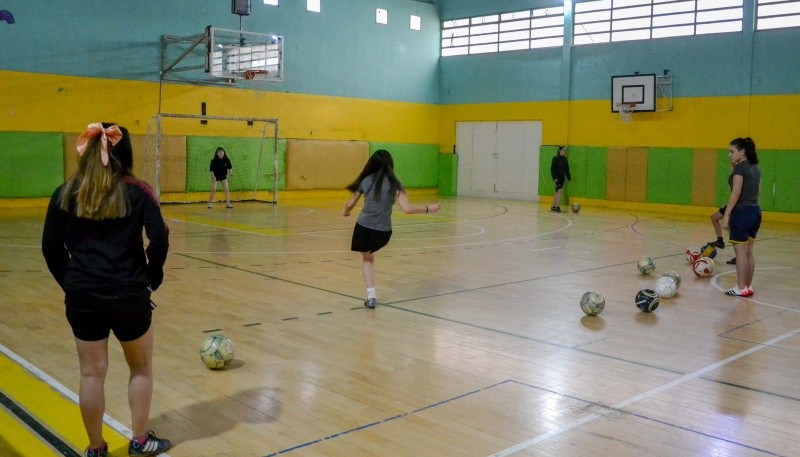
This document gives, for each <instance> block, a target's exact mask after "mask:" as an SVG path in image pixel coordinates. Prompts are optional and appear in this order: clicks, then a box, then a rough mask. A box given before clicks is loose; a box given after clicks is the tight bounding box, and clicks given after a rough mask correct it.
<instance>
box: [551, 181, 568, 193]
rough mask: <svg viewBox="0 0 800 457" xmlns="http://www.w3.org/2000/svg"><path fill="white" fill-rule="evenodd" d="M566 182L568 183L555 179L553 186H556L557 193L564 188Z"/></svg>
mask: <svg viewBox="0 0 800 457" xmlns="http://www.w3.org/2000/svg"><path fill="white" fill-rule="evenodd" d="M564 181H566V180H565V179H554V180H553V184H555V185H556V191H559V190H561V189H562V188H563V187H564Z"/></svg>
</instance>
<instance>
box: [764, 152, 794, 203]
mask: <svg viewBox="0 0 800 457" xmlns="http://www.w3.org/2000/svg"><path fill="white" fill-rule="evenodd" d="M757 154H758V166H759V168H761V193H760V194H759V196H758V204H759V206H761V210H762V211H777V210H778V209H777V208H776V205H775V197H774V196H773V189H774V188H775V186H776V179H775V177H776V174H777V172H778V152H777V151H763V150H761V151H758V152H757ZM780 173H781V175H783V176H785V174H784V173H786V170H782V169H781V170H780ZM794 179H798V178H797V175H795V177H794ZM795 198H797V196H796V194H795Z"/></svg>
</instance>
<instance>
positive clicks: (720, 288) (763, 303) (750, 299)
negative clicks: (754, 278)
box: [711, 267, 800, 312]
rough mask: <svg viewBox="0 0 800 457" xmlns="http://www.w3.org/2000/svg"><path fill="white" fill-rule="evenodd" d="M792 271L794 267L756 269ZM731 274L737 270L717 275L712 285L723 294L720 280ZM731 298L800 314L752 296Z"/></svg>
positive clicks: (713, 278)
mask: <svg viewBox="0 0 800 457" xmlns="http://www.w3.org/2000/svg"><path fill="white" fill-rule="evenodd" d="M792 269H793V268H792V267H761V268H756V270H792ZM730 274H736V270H729V271H723V272H721V273H717V274H715V275H714V276H713V277H712V278H711V285H712V286H713V287H714V288H715V289H717V290H719V291H720V292H723V291H724V290H725V289H724V288H723V287H722V286H720V285H719V278H721V277H722V276H725V275H730ZM730 298H740V299H743V300H747V301H749V302H753V303H757V304H759V305H764V306H769V307H772V308H776V309H780V310H784V311H794V312H800V310H798V309H797V308H787V307H785V306H779V305H773V304H772V303H767V302H763V301H760V300H756V299H755V298H753V297H752V296H750V297H737V296H733V295H730Z"/></svg>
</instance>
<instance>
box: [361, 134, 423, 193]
mask: <svg viewBox="0 0 800 457" xmlns="http://www.w3.org/2000/svg"><path fill="white" fill-rule="evenodd" d="M378 149H385V150H387V151H389V153H390V154H391V155H392V159H394V174H395V175H396V176H397V177H398V179H400V182H402V183H403V186H404V187H407V188H409V189H412V188H415V187H416V188H419V187H438V186H439V146H438V145H435V144H406V143H380V142H370V144H369V153H370V155H371V154H372V153H374V152H375V151H377V150H378Z"/></svg>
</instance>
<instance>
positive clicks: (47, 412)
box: [0, 352, 128, 455]
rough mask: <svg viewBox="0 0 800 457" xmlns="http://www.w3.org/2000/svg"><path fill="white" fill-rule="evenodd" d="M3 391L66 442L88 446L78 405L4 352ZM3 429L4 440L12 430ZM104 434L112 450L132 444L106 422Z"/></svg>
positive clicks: (0, 362) (0, 384)
mask: <svg viewBox="0 0 800 457" xmlns="http://www.w3.org/2000/svg"><path fill="white" fill-rule="evenodd" d="M53 382H55V381H53ZM62 388H63V386H62ZM0 390H2V391H3V392H5V394H6V395H7V396H8V397H9V398H11V399H13V400H14V402H15V403H16V404H18V405H19V406H20V407H21V408H23V409H25V410H26V411H27V412H28V414H30V415H31V416H33V417H34V418H36V419H37V420H38V421H40V423H42V424H45V426H46V427H47V428H48V429H49V430H50V431H52V432H53V433H55V434H56V435H58V436H59V437H61V439H62V440H64V442H65V443H67V444H69V445H70V446H72V447H73V448H75V449H77V450H83V449H84V448H85V447H86V445H87V443H88V438H87V437H86V431H85V430H84V428H83V422H82V420H81V413H80V409H79V407H78V405H77V404H76V403H75V402H74V401H73V400H71V399H70V398H68V397H67V396H65V395H64V394H63V393H61V392H59V391H58V390H56V388H55V386H52V385H50V384H47V383H46V382H44V381H43V380H42V379H40V378H39V377H37V376H34V375H33V374H32V373H31V372H30V371H28V370H26V369H25V368H23V367H22V366H20V365H19V364H18V363H16V362H15V361H14V360H12V359H10V358H9V357H8V356H6V355H5V354H4V353H2V352H0ZM74 397H75V398H77V394H74ZM0 430H2V432H0V433H1V434H2V437H3V439H4V440H6V441H8V440H9V439H10V438H11V437H10V436H7V435H8V434H9V432H7V430H8V429H7V428H6V427H2V428H0ZM103 436H104V438H105V439H106V441H107V442H108V447H109V448H110V449H117V448H123V447H126V446H127V445H128V438H127V437H125V436H123V435H122V434H121V433H120V432H118V431H116V430H114V429H112V428H111V427H109V426H108V425H103ZM45 455H47V454H45Z"/></svg>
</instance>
